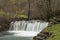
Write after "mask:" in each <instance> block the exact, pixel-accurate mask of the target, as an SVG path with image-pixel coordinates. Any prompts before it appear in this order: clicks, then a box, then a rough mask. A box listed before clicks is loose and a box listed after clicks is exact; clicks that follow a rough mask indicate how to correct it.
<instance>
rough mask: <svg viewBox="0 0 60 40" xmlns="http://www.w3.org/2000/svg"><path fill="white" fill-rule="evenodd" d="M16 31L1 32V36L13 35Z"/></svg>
mask: <svg viewBox="0 0 60 40" xmlns="http://www.w3.org/2000/svg"><path fill="white" fill-rule="evenodd" d="M13 34H14V33H9V32H0V37H2V36H6V35H13Z"/></svg>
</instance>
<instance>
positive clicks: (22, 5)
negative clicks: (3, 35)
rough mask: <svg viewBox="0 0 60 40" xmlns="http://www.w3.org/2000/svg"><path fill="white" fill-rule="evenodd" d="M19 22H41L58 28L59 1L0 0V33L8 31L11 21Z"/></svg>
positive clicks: (59, 20)
mask: <svg viewBox="0 0 60 40" xmlns="http://www.w3.org/2000/svg"><path fill="white" fill-rule="evenodd" d="M19 20H42V21H47V22H49V23H50V24H52V25H53V26H54V25H55V24H56V25H59V26H60V0H0V32H1V31H6V30H8V29H9V27H8V26H9V25H10V22H11V21H19ZM56 27H57V26H56ZM48 28H49V27H48ZM48 28H46V29H47V30H48ZM53 28H54V27H53ZM53 28H52V30H53ZM59 28H60V27H59ZM46 29H45V30H46ZM54 30H55V29H54ZM49 31H50V30H49ZM53 33H54V32H53ZM59 38H60V37H59ZM49 40H50V39H49ZM51 40H52V39H51ZM53 40H59V39H53Z"/></svg>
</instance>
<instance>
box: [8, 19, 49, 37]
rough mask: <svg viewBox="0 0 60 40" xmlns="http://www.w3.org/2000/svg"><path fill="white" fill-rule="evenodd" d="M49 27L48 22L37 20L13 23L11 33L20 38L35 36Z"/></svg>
mask: <svg viewBox="0 0 60 40" xmlns="http://www.w3.org/2000/svg"><path fill="white" fill-rule="evenodd" d="M47 26H48V22H41V21H37V20H32V21H15V22H11V24H10V29H9V32H11V33H12V32H13V33H15V35H18V36H35V35H37V33H39V32H41V31H42V30H43V29H44V28H46V27H47ZM26 34H27V35H26Z"/></svg>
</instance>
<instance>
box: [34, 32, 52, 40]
mask: <svg viewBox="0 0 60 40" xmlns="http://www.w3.org/2000/svg"><path fill="white" fill-rule="evenodd" d="M50 35H51V33H49V32H41V33H39V34H37V36H35V37H34V38H33V40H46V39H47V38H48V37H49V36H50Z"/></svg>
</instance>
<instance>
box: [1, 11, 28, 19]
mask: <svg viewBox="0 0 60 40" xmlns="http://www.w3.org/2000/svg"><path fill="white" fill-rule="evenodd" d="M0 16H6V17H13V18H14V17H17V18H28V16H27V15H25V14H24V13H6V12H3V11H0Z"/></svg>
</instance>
